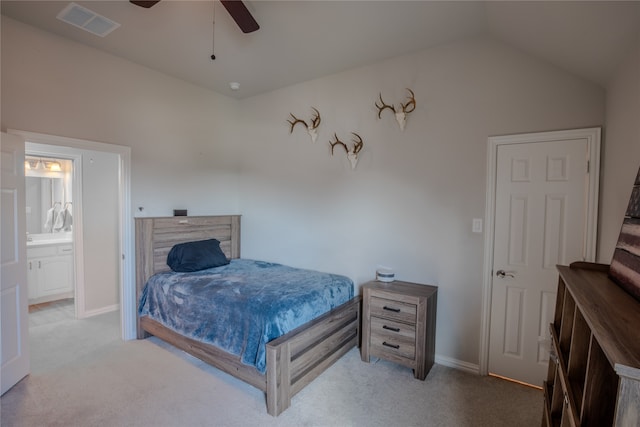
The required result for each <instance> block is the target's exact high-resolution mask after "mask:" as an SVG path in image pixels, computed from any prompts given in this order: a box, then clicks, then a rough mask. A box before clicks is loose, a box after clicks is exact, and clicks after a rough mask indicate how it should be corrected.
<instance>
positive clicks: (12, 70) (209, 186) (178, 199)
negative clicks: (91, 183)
mask: <svg viewBox="0 0 640 427" xmlns="http://www.w3.org/2000/svg"><path fill="white" fill-rule="evenodd" d="M1 41H2V109H1V112H2V117H1V119H2V129H6V128H13V129H22V130H28V131H32V132H40V133H46V134H51V135H58V136H65V137H72V138H78V139H84V140H89V141H96V142H106V143H111V144H118V145H124V146H129V147H131V156H132V165H133V167H132V182H133V188H132V206H133V207H134V209H135V208H136V207H138V206H144V207H145V212H146V213H147V214H148V215H171V214H172V213H173V209H174V208H183V207H186V208H191V209H190V212H189V213H190V214H191V213H193V214H196V213H200V214H203V213H206V214H209V213H229V212H231V213H237V212H238V202H237V193H238V192H237V184H236V182H237V178H236V177H237V171H236V169H237V161H236V158H235V148H234V147H235V145H236V144H235V142H236V141H235V130H236V129H237V126H236V116H237V111H236V110H237V101H235V100H233V99H231V98H228V97H225V96H223V95H219V94H217V93H214V92H211V91H208V90H205V89H202V88H199V87H196V86H194V85H191V84H188V83H185V82H183V81H181V80H178V79H175V78H171V77H168V76H166V75H164V74H160V73H158V72H155V71H152V70H150V69H148V68H145V67H142V66H139V65H137V64H134V63H131V62H129V61H125V60H123V59H120V58H117V57H115V56H113V55H109V54H106V53H103V52H100V51H97V50H95V49H92V48H89V47H87V46H84V45H81V44H78V43H74V42H70V41H68V40H66V39H63V38H61V37H58V36H55V35H52V34H50V33H46V32H43V31H40V30H38V29H35V28H34V27H31V26H28V25H25V24H22V23H20V22H18V21H15V20H12V19H10V18H7V17H5V16H2V38H1Z"/></svg>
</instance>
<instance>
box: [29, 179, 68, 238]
mask: <svg viewBox="0 0 640 427" xmlns="http://www.w3.org/2000/svg"><path fill="white" fill-rule="evenodd" d="M63 181H64V180H63V179H62V178H57V177H55V178H44V177H35V176H27V177H25V184H26V213H27V233H29V234H40V233H52V232H54V230H53V229H52V227H51V225H53V224H51V221H49V222H47V213H48V212H49V210H50V209H51V208H53V207H54V205H56V204H57V205H58V207H59V209H60V210H62V209H63V208H64V207H65V204H66V203H67V198H66V197H65V191H64V182H63ZM45 224H49V228H48V229H47V227H45Z"/></svg>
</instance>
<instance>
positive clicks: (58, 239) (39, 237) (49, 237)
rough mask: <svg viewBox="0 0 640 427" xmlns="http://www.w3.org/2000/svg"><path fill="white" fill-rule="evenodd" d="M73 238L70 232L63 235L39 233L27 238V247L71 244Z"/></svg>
mask: <svg viewBox="0 0 640 427" xmlns="http://www.w3.org/2000/svg"><path fill="white" fill-rule="evenodd" d="M72 241H73V238H72V236H71V232H63V233H41V234H29V235H28V236H27V246H42V245H53V244H59V243H71V242H72Z"/></svg>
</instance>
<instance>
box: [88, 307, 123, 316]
mask: <svg viewBox="0 0 640 427" xmlns="http://www.w3.org/2000/svg"><path fill="white" fill-rule="evenodd" d="M119 309H120V304H114V305H108V306H106V307H102V308H98V309H96V310H91V311H85V312H84V316H83V317H84V318H87V317H93V316H97V315H99V314H105V313H111V312H112V311H117V310H119Z"/></svg>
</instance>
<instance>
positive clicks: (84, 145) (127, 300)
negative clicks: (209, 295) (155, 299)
mask: <svg viewBox="0 0 640 427" xmlns="http://www.w3.org/2000/svg"><path fill="white" fill-rule="evenodd" d="M7 132H8V133H12V134H15V135H20V136H22V137H23V138H24V139H25V140H26V141H29V142H34V143H39V144H47V145H55V146H59V147H60V148H61V151H64V148H63V147H67V148H69V149H72V148H75V149H79V150H93V151H102V152H107V153H113V154H117V155H119V157H120V169H119V175H120V176H119V194H120V212H119V227H120V230H119V231H120V233H119V234H120V239H119V240H120V253H121V256H122V260H121V262H120V307H121V310H120V317H121V319H120V323H121V328H122V339H124V340H132V339H135V338H136V322H135V320H136V303H135V280H134V279H135V277H134V271H135V270H134V251H133V234H132V230H133V226H132V222H133V219H132V218H133V215H132V213H131V148H130V147H125V146H122V145H115V144H106V143H102V142H95V141H88V140H83V139H75V138H67V137H62V136H55V135H47V134H41V133H35V132H28V131H21V130H15V129H8V130H7ZM80 181H81V180H80ZM74 196H75V195H74Z"/></svg>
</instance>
